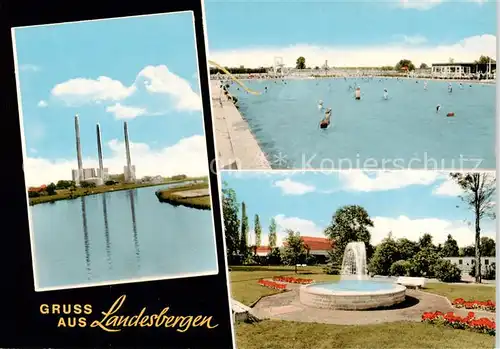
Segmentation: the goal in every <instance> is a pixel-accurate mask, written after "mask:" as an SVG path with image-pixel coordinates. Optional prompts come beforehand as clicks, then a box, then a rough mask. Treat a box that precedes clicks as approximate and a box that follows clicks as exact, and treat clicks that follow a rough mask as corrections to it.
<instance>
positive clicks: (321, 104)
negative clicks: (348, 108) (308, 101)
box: [318, 100, 323, 110]
mask: <svg viewBox="0 0 500 349" xmlns="http://www.w3.org/2000/svg"><path fill="white" fill-rule="evenodd" d="M318 109H319V110H322V109H323V101H322V100H319V101H318Z"/></svg>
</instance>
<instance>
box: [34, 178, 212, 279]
mask: <svg viewBox="0 0 500 349" xmlns="http://www.w3.org/2000/svg"><path fill="white" fill-rule="evenodd" d="M165 187H168V186H165V185H163V186H155V187H147V188H140V189H134V190H127V191H116V192H109V193H105V194H98V195H92V196H86V197H82V198H77V199H75V200H63V201H57V202H54V203H51V204H40V205H35V206H32V207H30V211H31V217H32V229H33V235H34V240H35V241H34V242H35V245H34V246H35V258H36V274H37V280H38V287H40V288H47V287H61V286H72V285H76V284H85V283H95V282H103V281H120V280H130V279H136V278H168V277H172V276H175V275H179V274H186V273H209V272H213V273H216V272H217V258H216V250H215V241H214V231H213V223H212V214H211V211H204V210H203V211H202V210H196V209H192V208H186V207H183V206H178V207H174V206H172V205H169V204H166V203H160V202H159V201H158V199H157V198H156V195H155V191H156V190H158V189H160V188H165Z"/></svg>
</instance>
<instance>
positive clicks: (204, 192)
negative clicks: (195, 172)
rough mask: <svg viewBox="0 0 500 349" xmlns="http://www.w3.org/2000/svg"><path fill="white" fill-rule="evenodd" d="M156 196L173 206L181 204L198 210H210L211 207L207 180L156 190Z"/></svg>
mask: <svg viewBox="0 0 500 349" xmlns="http://www.w3.org/2000/svg"><path fill="white" fill-rule="evenodd" d="M156 196H157V197H158V200H160V202H166V203H168V204H171V205H174V206H180V205H182V206H186V207H191V208H197V209H200V210H210V209H211V208H212V205H211V201H210V191H209V189H208V182H203V183H196V184H191V185H184V186H181V187H176V188H170V189H165V190H158V191H157V192H156Z"/></svg>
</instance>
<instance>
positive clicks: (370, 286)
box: [312, 280, 394, 292]
mask: <svg viewBox="0 0 500 349" xmlns="http://www.w3.org/2000/svg"><path fill="white" fill-rule="evenodd" d="M312 287H314V288H318V289H322V290H328V291H344V292H345V291H357V292H359V291H385V290H392V289H393V288H394V285H393V284H392V283H389V282H376V281H367V280H342V281H339V282H332V283H327V284H319V285H314V286H312Z"/></svg>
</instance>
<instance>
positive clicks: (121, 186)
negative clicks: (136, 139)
mask: <svg viewBox="0 0 500 349" xmlns="http://www.w3.org/2000/svg"><path fill="white" fill-rule="evenodd" d="M205 179H206V177H196V178H190V177H188V178H183V179H179V180H172V179H165V181H164V182H163V183H117V184H113V185H101V186H98V187H93V188H80V187H76V188H71V189H60V190H56V193H55V194H54V195H42V196H38V197H33V198H29V204H30V206H33V205H38V204H43V203H48V202H55V201H59V200H71V199H75V198H78V197H81V196H87V195H94V194H101V193H106V192H112V191H119V190H129V189H137V188H144V187H153V186H159V185H165V184H172V183H182V182H188V181H195V180H205Z"/></svg>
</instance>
